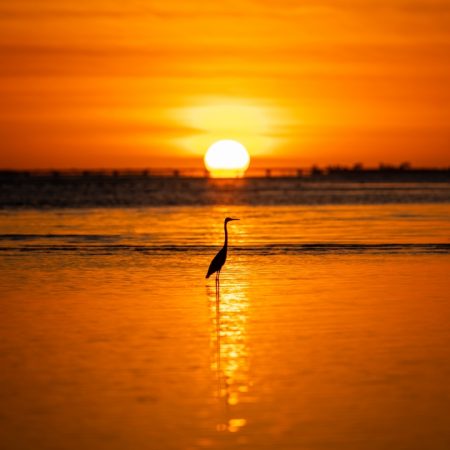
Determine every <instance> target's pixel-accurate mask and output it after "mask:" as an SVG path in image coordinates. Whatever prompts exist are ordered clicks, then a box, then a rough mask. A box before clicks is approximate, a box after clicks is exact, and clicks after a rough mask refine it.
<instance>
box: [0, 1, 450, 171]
mask: <svg viewBox="0 0 450 450" xmlns="http://www.w3.org/2000/svg"><path fill="white" fill-rule="evenodd" d="M0 30H1V32H0V98H1V102H0V167H1V168H113V167H118V168H120V167H127V168H139V167H167V168H172V167H180V168H182V167H198V166H199V165H202V164H203V163H202V158H203V155H204V154H205V152H206V150H207V148H208V147H209V145H211V144H212V143H213V142H214V141H216V140H218V139H236V140H238V141H240V142H241V143H242V144H244V145H245V146H246V147H247V149H248V150H249V152H250V154H251V156H252V164H253V165H254V166H266V167H304V166H310V165H312V164H318V165H328V164H333V165H335V164H344V165H347V164H353V163H356V162H359V163H363V164H365V165H367V166H372V165H378V164H379V163H381V162H383V163H387V164H397V163H401V162H403V161H409V162H411V163H412V164H413V165H416V166H449V165H450V58H449V57H448V55H450V2H449V1H448V0H445V1H444V0H408V1H407V0H315V1H312V0H305V1H294V0H278V1H276V2H275V1H269V0H240V1H235V0H223V1H221V2H205V1H204V0H165V1H164V2H163V1H158V2H156V1H151V0H143V1H140V0H128V1H127V2H124V1H112V0H109V1H106V0H90V1H89V2H88V1H80V0H78V1H72V0H65V1H63V2H62V1H61V0H47V1H43V0H14V1H11V0H0Z"/></svg>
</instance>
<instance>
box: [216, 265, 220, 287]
mask: <svg viewBox="0 0 450 450" xmlns="http://www.w3.org/2000/svg"><path fill="white" fill-rule="evenodd" d="M219 289H220V270H218V271H217V272H216V292H219Z"/></svg>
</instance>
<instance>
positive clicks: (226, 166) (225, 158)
mask: <svg viewBox="0 0 450 450" xmlns="http://www.w3.org/2000/svg"><path fill="white" fill-rule="evenodd" d="M204 161H205V167H206V168H207V169H208V172H209V173H210V175H211V176H212V177H214V178H230V177H242V176H244V173H245V171H246V170H247V169H248V166H249V165H250V155H249V154H248V151H247V150H246V148H245V147H244V146H243V145H242V144H241V143H240V142H238V141H233V140H231V139H224V140H221V141H217V142H214V144H212V145H211V146H210V147H209V148H208V151H207V152H206V154H205V158H204Z"/></svg>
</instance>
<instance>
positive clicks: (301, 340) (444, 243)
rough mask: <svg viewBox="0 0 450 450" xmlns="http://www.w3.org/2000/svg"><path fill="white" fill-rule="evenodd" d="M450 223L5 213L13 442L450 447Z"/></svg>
mask: <svg viewBox="0 0 450 450" xmlns="http://www.w3.org/2000/svg"><path fill="white" fill-rule="evenodd" d="M227 214H230V215H235V216H237V217H240V218H241V221H240V222H232V223H231V224H230V225H229V229H230V245H232V247H231V248H230V250H229V256H228V258H229V259H228V261H227V264H226V266H225V268H224V270H223V272H222V277H221V285H220V297H219V299H217V297H216V292H215V287H214V280H211V281H210V280H208V281H207V280H205V279H204V275H205V272H206V269H207V267H208V264H209V261H210V259H211V257H212V256H213V255H214V254H215V251H216V250H217V248H218V247H217V245H221V243H222V239H223V234H222V225H221V223H220V222H221V220H222V218H223V216H224V215H227ZM449 216H450V211H449V208H448V205H446V204H435V205H385V206H370V205H369V206H328V207H315V208H311V207H308V208H306V207H301V206H296V207H273V208H259V207H243V206H240V207H232V208H231V207H203V208H180V207H177V208H175V207H174V208H157V209H155V208H153V209H126V210H122V209H112V210H101V209H98V210H53V211H47V212H43V211H21V212H12V211H5V212H3V213H2V215H1V222H0V234H1V236H0V247H1V251H0V295H1V299H2V300H1V306H2V314H1V316H0V321H1V324H0V329H1V331H0V334H1V337H2V339H1V340H0V354H1V355H2V370H1V372H0V398H1V403H2V408H1V411H0V438H1V442H2V443H3V446H4V448H7V449H58V450H60V449H61V450H65V449H70V450H71V449H79V448H85V449H95V450H97V449H99V450H102V449H108V450H109V449H124V448H129V449H145V450H146V449H163V450H164V449H174V450H175V449H177V450H178V449H204V448H217V449H235V448H244V449H275V448H276V449H278V448H279V449H288V450H289V449H303V448H304V449H346V450H347V449H355V450H356V449H358V450H359V449H374V450H375V449H376V450H378V449H418V450H419V449H420V450H422V449H424V448H427V449H447V448H449V445H450V426H449V423H450V416H449V412H448V411H450V387H449V385H448V379H449V377H450V359H449V358H448V355H449V349H450V331H449V327H448V323H449V319H450V305H449V300H450V295H449V290H448V274H449V269H450V249H449V246H448V244H449V243H450V240H449V233H448V230H449V229H450V227H449V224H450V220H449ZM206 281H207V282H206ZM217 300H219V301H218V302H217Z"/></svg>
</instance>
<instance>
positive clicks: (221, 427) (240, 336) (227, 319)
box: [208, 284, 250, 433]
mask: <svg viewBox="0 0 450 450" xmlns="http://www.w3.org/2000/svg"><path fill="white" fill-rule="evenodd" d="M242 287H243V286H242V285H228V284H227V286H226V287H220V286H219V289H218V290H217V292H216V290H215V288H213V287H211V288H208V297H209V298H210V309H211V319H212V320H211V324H212V329H211V343H212V348H213V353H214V357H213V358H212V362H211V369H212V370H213V372H214V373H215V374H216V376H217V391H216V397H217V398H218V399H219V401H220V402H221V403H222V402H223V406H224V407H223V417H222V418H221V420H220V422H219V423H218V424H217V426H216V430H217V431H228V432H231V433H235V432H237V431H239V430H240V429H242V427H244V426H245V425H246V424H247V420H246V419H245V418H243V417H241V415H239V413H238V411H237V406H238V405H239V404H240V403H243V402H246V401H248V400H249V397H248V393H249V388H250V379H249V363H248V356H249V355H248V346H247V321H248V298H247V296H246V293H245V289H242Z"/></svg>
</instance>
